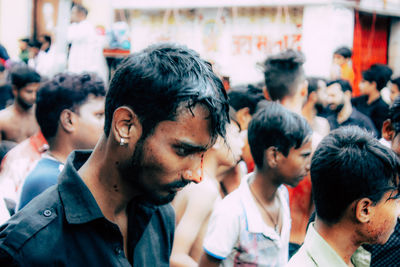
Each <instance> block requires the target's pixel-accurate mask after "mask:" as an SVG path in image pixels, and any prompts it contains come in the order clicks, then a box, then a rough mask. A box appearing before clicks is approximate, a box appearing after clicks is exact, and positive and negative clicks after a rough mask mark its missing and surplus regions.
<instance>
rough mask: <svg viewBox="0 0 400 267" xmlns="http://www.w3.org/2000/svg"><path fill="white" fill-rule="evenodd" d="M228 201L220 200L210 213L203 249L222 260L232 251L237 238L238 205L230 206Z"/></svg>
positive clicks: (238, 229)
mask: <svg viewBox="0 0 400 267" xmlns="http://www.w3.org/2000/svg"><path fill="white" fill-rule="evenodd" d="M227 204H229V202H225V203H224V201H222V202H221V203H220V205H218V206H217V207H216V209H215V210H214V212H213V214H212V215H211V218H210V221H209V224H208V230H207V234H206V237H205V238H204V243H203V248H204V251H205V252H206V253H207V254H208V255H210V256H212V257H214V258H216V259H219V260H224V259H225V258H226V257H228V256H229V254H230V253H231V252H232V250H233V248H234V247H235V245H236V244H237V242H238V240H239V234H240V213H239V212H237V209H238V207H234V208H233V207H230V206H229V205H227Z"/></svg>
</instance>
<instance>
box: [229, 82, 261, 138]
mask: <svg viewBox="0 0 400 267" xmlns="http://www.w3.org/2000/svg"><path fill="white" fill-rule="evenodd" d="M228 98H229V105H230V106H231V107H233V108H234V109H235V110H236V118H237V121H238V122H239V124H240V128H241V129H242V130H247V127H248V126H249V123H250V120H251V117H252V116H253V115H254V113H255V111H256V108H257V104H258V102H260V101H261V100H264V99H265V98H264V94H263V92H262V88H258V87H256V86H254V85H251V84H249V85H247V86H234V87H232V88H231V89H230V90H229V92H228Z"/></svg>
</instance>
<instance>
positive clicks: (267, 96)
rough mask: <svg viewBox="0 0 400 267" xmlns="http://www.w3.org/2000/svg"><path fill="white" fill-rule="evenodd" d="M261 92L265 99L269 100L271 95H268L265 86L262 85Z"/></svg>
mask: <svg viewBox="0 0 400 267" xmlns="http://www.w3.org/2000/svg"><path fill="white" fill-rule="evenodd" d="M263 94H264V97H265V99H267V100H269V101H271V97H270V96H269V93H268V90H267V87H266V86H264V87H263Z"/></svg>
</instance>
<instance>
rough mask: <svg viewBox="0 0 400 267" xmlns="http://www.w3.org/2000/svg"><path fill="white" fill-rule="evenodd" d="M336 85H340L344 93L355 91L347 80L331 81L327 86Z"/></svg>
mask: <svg viewBox="0 0 400 267" xmlns="http://www.w3.org/2000/svg"><path fill="white" fill-rule="evenodd" d="M335 83H337V84H339V85H340V89H342V92H343V93H344V92H346V91H350V92H351V91H353V90H352V88H351V85H350V83H349V82H348V81H346V80H341V79H339V80H334V81H329V82H328V83H327V84H326V86H331V85H332V84H335Z"/></svg>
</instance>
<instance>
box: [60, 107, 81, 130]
mask: <svg viewBox="0 0 400 267" xmlns="http://www.w3.org/2000/svg"><path fill="white" fill-rule="evenodd" d="M75 116H76V115H75V113H73V112H72V111H71V110H69V109H64V110H63V111H62V112H61V114H60V126H61V127H62V128H63V129H64V131H66V132H67V133H72V132H74V131H75V127H76V124H77V118H76V117H75Z"/></svg>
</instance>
